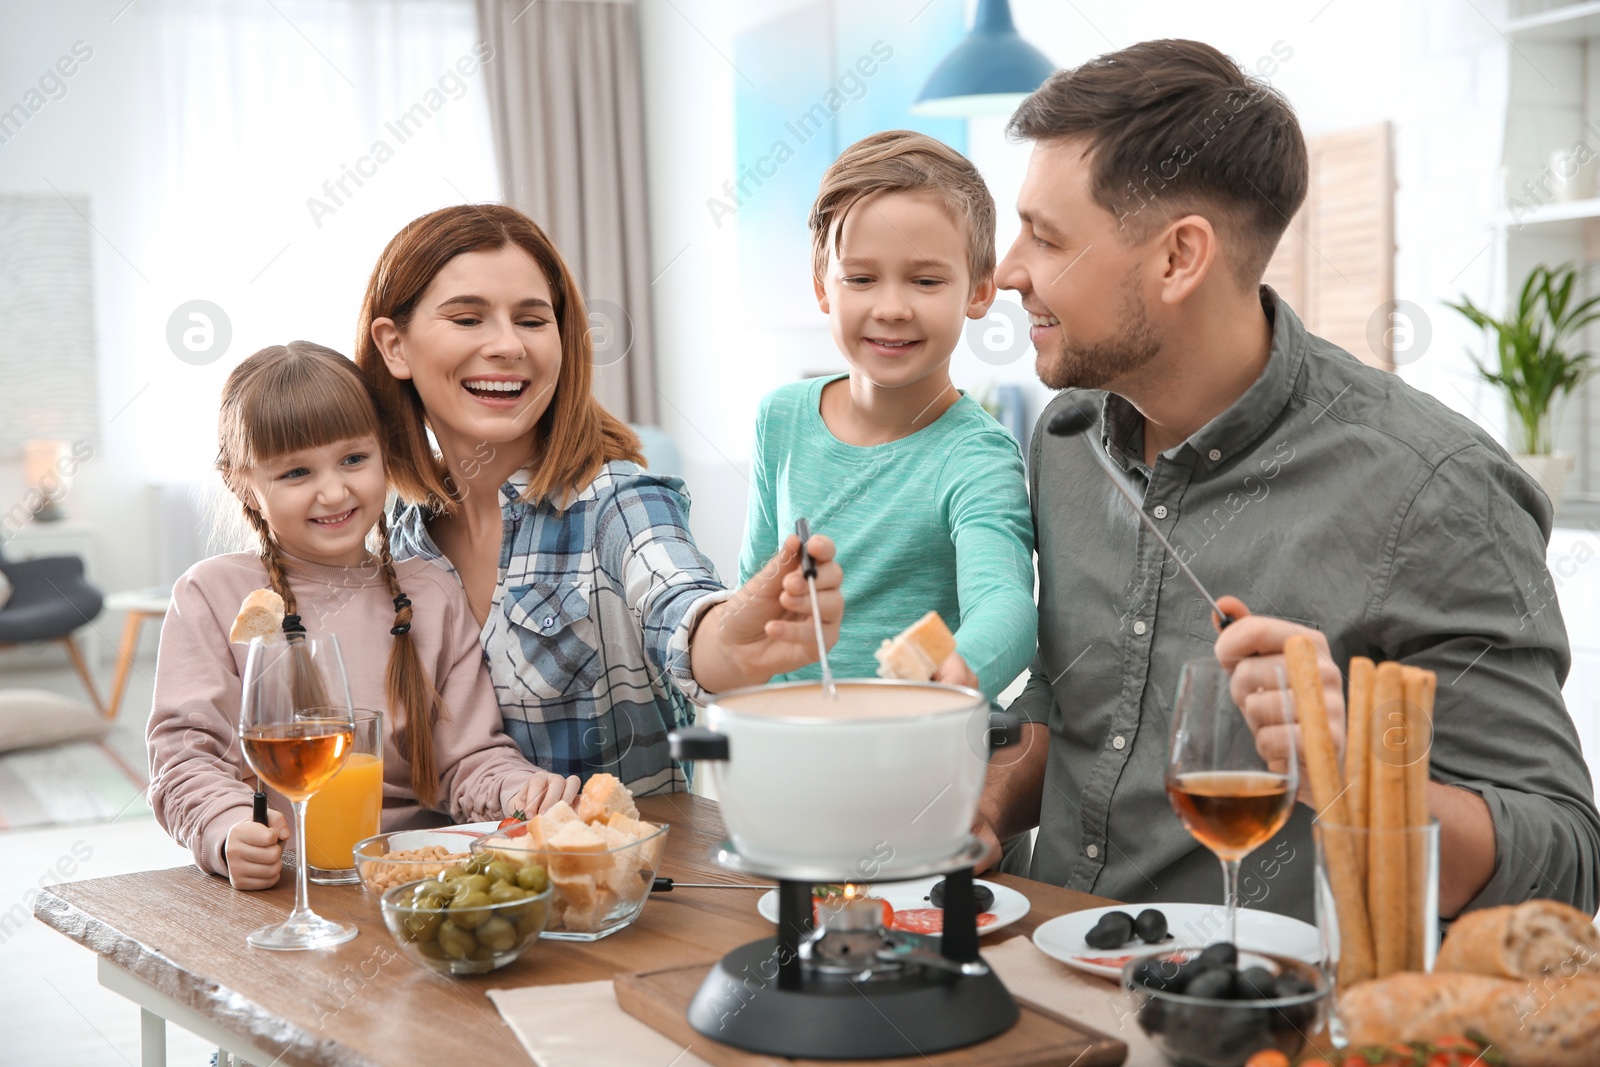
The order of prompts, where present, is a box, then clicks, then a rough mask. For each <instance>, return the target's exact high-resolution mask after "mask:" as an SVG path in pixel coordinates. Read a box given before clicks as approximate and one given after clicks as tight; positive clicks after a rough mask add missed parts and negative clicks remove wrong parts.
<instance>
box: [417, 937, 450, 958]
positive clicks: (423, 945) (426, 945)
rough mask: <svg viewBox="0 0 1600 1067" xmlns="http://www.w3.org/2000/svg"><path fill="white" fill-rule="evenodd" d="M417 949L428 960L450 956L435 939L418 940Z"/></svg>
mask: <svg viewBox="0 0 1600 1067" xmlns="http://www.w3.org/2000/svg"><path fill="white" fill-rule="evenodd" d="M417 951H418V952H420V953H422V954H423V955H424V956H426V957H427V958H428V959H430V960H446V959H449V958H450V957H449V956H447V955H446V954H445V951H444V949H443V948H442V947H441V946H440V945H439V942H437V941H418V942H417Z"/></svg>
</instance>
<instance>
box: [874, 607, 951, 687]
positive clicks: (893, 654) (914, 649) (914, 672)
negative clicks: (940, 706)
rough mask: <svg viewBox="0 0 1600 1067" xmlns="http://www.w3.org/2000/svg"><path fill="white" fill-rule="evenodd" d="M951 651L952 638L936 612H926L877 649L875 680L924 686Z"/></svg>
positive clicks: (948, 629)
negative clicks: (921, 683)
mask: <svg viewBox="0 0 1600 1067" xmlns="http://www.w3.org/2000/svg"><path fill="white" fill-rule="evenodd" d="M955 650H956V639H955V635H953V634H952V633H951V632H950V628H949V627H948V626H946V625H945V624H944V620H943V619H942V618H940V617H939V613H938V612H937V611H930V612H928V613H927V614H926V615H924V616H923V617H922V618H920V619H918V620H917V621H916V622H914V623H912V624H911V625H910V626H909V627H907V628H906V630H905V632H903V633H901V634H900V635H899V636H898V637H896V638H894V640H892V641H885V642H884V643H883V644H882V645H880V646H879V647H878V651H877V652H876V653H874V655H876V656H877V657H878V677H880V678H899V679H902V680H905V681H913V682H926V681H927V680H928V679H930V678H932V677H933V676H934V673H935V672H936V671H938V669H939V667H940V665H941V664H943V663H944V661H945V660H947V659H949V658H950V654H951V653H952V652H954V651H955Z"/></svg>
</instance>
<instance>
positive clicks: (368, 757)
mask: <svg viewBox="0 0 1600 1067" xmlns="http://www.w3.org/2000/svg"><path fill="white" fill-rule="evenodd" d="M352 714H353V722H354V726H355V733H354V737H353V739H352V741H351V744H350V755H349V756H347V757H346V758H345V761H344V767H343V768H341V769H340V771H339V773H338V774H336V775H334V776H333V777H332V778H330V779H328V784H327V785H325V786H323V787H322V788H321V790H319V791H318V792H317V795H316V796H314V797H312V798H311V799H310V800H309V801H308V802H307V804H306V836H305V844H304V845H303V846H301V849H300V852H301V854H302V855H304V856H305V858H306V864H307V866H308V867H309V869H310V875H309V877H310V879H311V880H312V881H313V882H315V883H317V884H318V885H355V884H356V883H358V882H360V881H361V875H360V873H359V872H358V871H357V870H356V861H355V857H354V856H353V855H352V853H351V850H352V849H354V848H355V846H356V844H357V843H358V842H360V841H364V840H366V839H367V838H369V837H372V836H374V835H376V834H377V833H378V832H379V831H381V830H382V829H383V826H382V819H383V712H381V711H377V710H375V709H372V708H356V709H355V711H354V712H353V713H352Z"/></svg>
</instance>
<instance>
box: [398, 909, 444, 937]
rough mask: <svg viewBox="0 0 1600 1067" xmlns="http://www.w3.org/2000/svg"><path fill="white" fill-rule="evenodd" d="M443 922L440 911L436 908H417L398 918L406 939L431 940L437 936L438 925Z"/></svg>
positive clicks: (442, 914)
mask: <svg viewBox="0 0 1600 1067" xmlns="http://www.w3.org/2000/svg"><path fill="white" fill-rule="evenodd" d="M443 922H444V913H443V912H442V911H439V910H437V909H433V910H428V911H425V910H423V909H421V908H418V909H417V910H415V911H413V912H411V913H410V914H409V915H406V916H404V917H403V918H402V919H401V920H400V925H401V927H402V928H403V929H404V930H405V932H406V940H407V941H432V940H433V939H434V938H436V937H438V936H439V926H440V924H441V923H443Z"/></svg>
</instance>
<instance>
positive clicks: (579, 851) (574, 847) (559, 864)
mask: <svg viewBox="0 0 1600 1067" xmlns="http://www.w3.org/2000/svg"><path fill="white" fill-rule="evenodd" d="M544 848H546V849H548V850H549V853H550V855H549V857H548V859H549V863H548V866H549V868H550V876H551V877H552V878H554V877H555V876H556V875H557V874H560V875H563V876H575V875H580V874H594V873H595V872H597V871H601V870H603V869H604V868H605V867H606V865H607V864H608V863H609V861H608V860H607V858H606V857H605V855H604V853H605V852H606V851H607V850H608V848H609V846H607V844H606V842H605V839H604V838H602V837H601V836H600V835H599V834H597V833H596V832H595V831H594V830H593V829H592V828H591V827H589V826H588V825H587V824H586V823H581V822H577V821H573V822H569V823H564V824H562V826H561V829H559V830H557V831H556V832H555V833H553V834H551V835H550V836H549V837H548V838H547V839H546V841H545V843H544Z"/></svg>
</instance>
